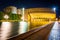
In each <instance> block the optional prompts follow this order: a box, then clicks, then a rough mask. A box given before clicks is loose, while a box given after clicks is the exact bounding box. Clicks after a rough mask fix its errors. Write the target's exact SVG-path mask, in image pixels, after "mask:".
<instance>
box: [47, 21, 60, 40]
mask: <svg viewBox="0 0 60 40" xmlns="http://www.w3.org/2000/svg"><path fill="white" fill-rule="evenodd" d="M48 40H60V23H59V22H58V21H56V22H55V24H54V26H53V28H52V30H51V32H50V36H49V39H48Z"/></svg>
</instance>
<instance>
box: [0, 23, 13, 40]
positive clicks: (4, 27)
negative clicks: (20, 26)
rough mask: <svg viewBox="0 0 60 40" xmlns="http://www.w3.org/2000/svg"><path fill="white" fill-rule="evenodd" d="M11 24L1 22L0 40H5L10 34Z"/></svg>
mask: <svg viewBox="0 0 60 40" xmlns="http://www.w3.org/2000/svg"><path fill="white" fill-rule="evenodd" d="M11 26H12V25H11V23H10V22H2V24H1V40H6V39H7V38H8V37H9V36H10V34H11Z"/></svg>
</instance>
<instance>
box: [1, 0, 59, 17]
mask: <svg viewBox="0 0 60 40" xmlns="http://www.w3.org/2000/svg"><path fill="white" fill-rule="evenodd" d="M7 6H16V7H17V8H23V7H24V8H34V7H35V8H36V7H46V8H54V7H56V13H57V17H58V16H60V1H58V0H0V11H1V10H3V9H4V8H5V7H7Z"/></svg>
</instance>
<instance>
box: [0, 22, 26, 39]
mask: <svg viewBox="0 0 60 40" xmlns="http://www.w3.org/2000/svg"><path fill="white" fill-rule="evenodd" d="M22 25H24V24H22ZM26 26H27V25H26ZM21 27H22V26H21V25H20V22H2V23H1V39H0V40H7V39H8V38H10V37H13V36H16V35H18V34H22V32H23V33H24V32H26V31H27V30H26V29H25V27H24V29H22V28H21Z"/></svg>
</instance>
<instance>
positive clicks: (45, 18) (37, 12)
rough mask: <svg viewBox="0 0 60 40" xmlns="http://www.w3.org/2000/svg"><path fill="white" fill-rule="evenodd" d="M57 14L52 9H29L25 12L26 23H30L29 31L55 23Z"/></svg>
mask: <svg viewBox="0 0 60 40" xmlns="http://www.w3.org/2000/svg"><path fill="white" fill-rule="evenodd" d="M55 19H56V13H55V12H54V11H53V10H52V9H51V8H29V9H26V10H25V21H28V24H29V26H30V27H29V29H32V28H35V27H36V28H37V27H38V26H41V25H44V24H48V23H49V22H50V21H55Z"/></svg>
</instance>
